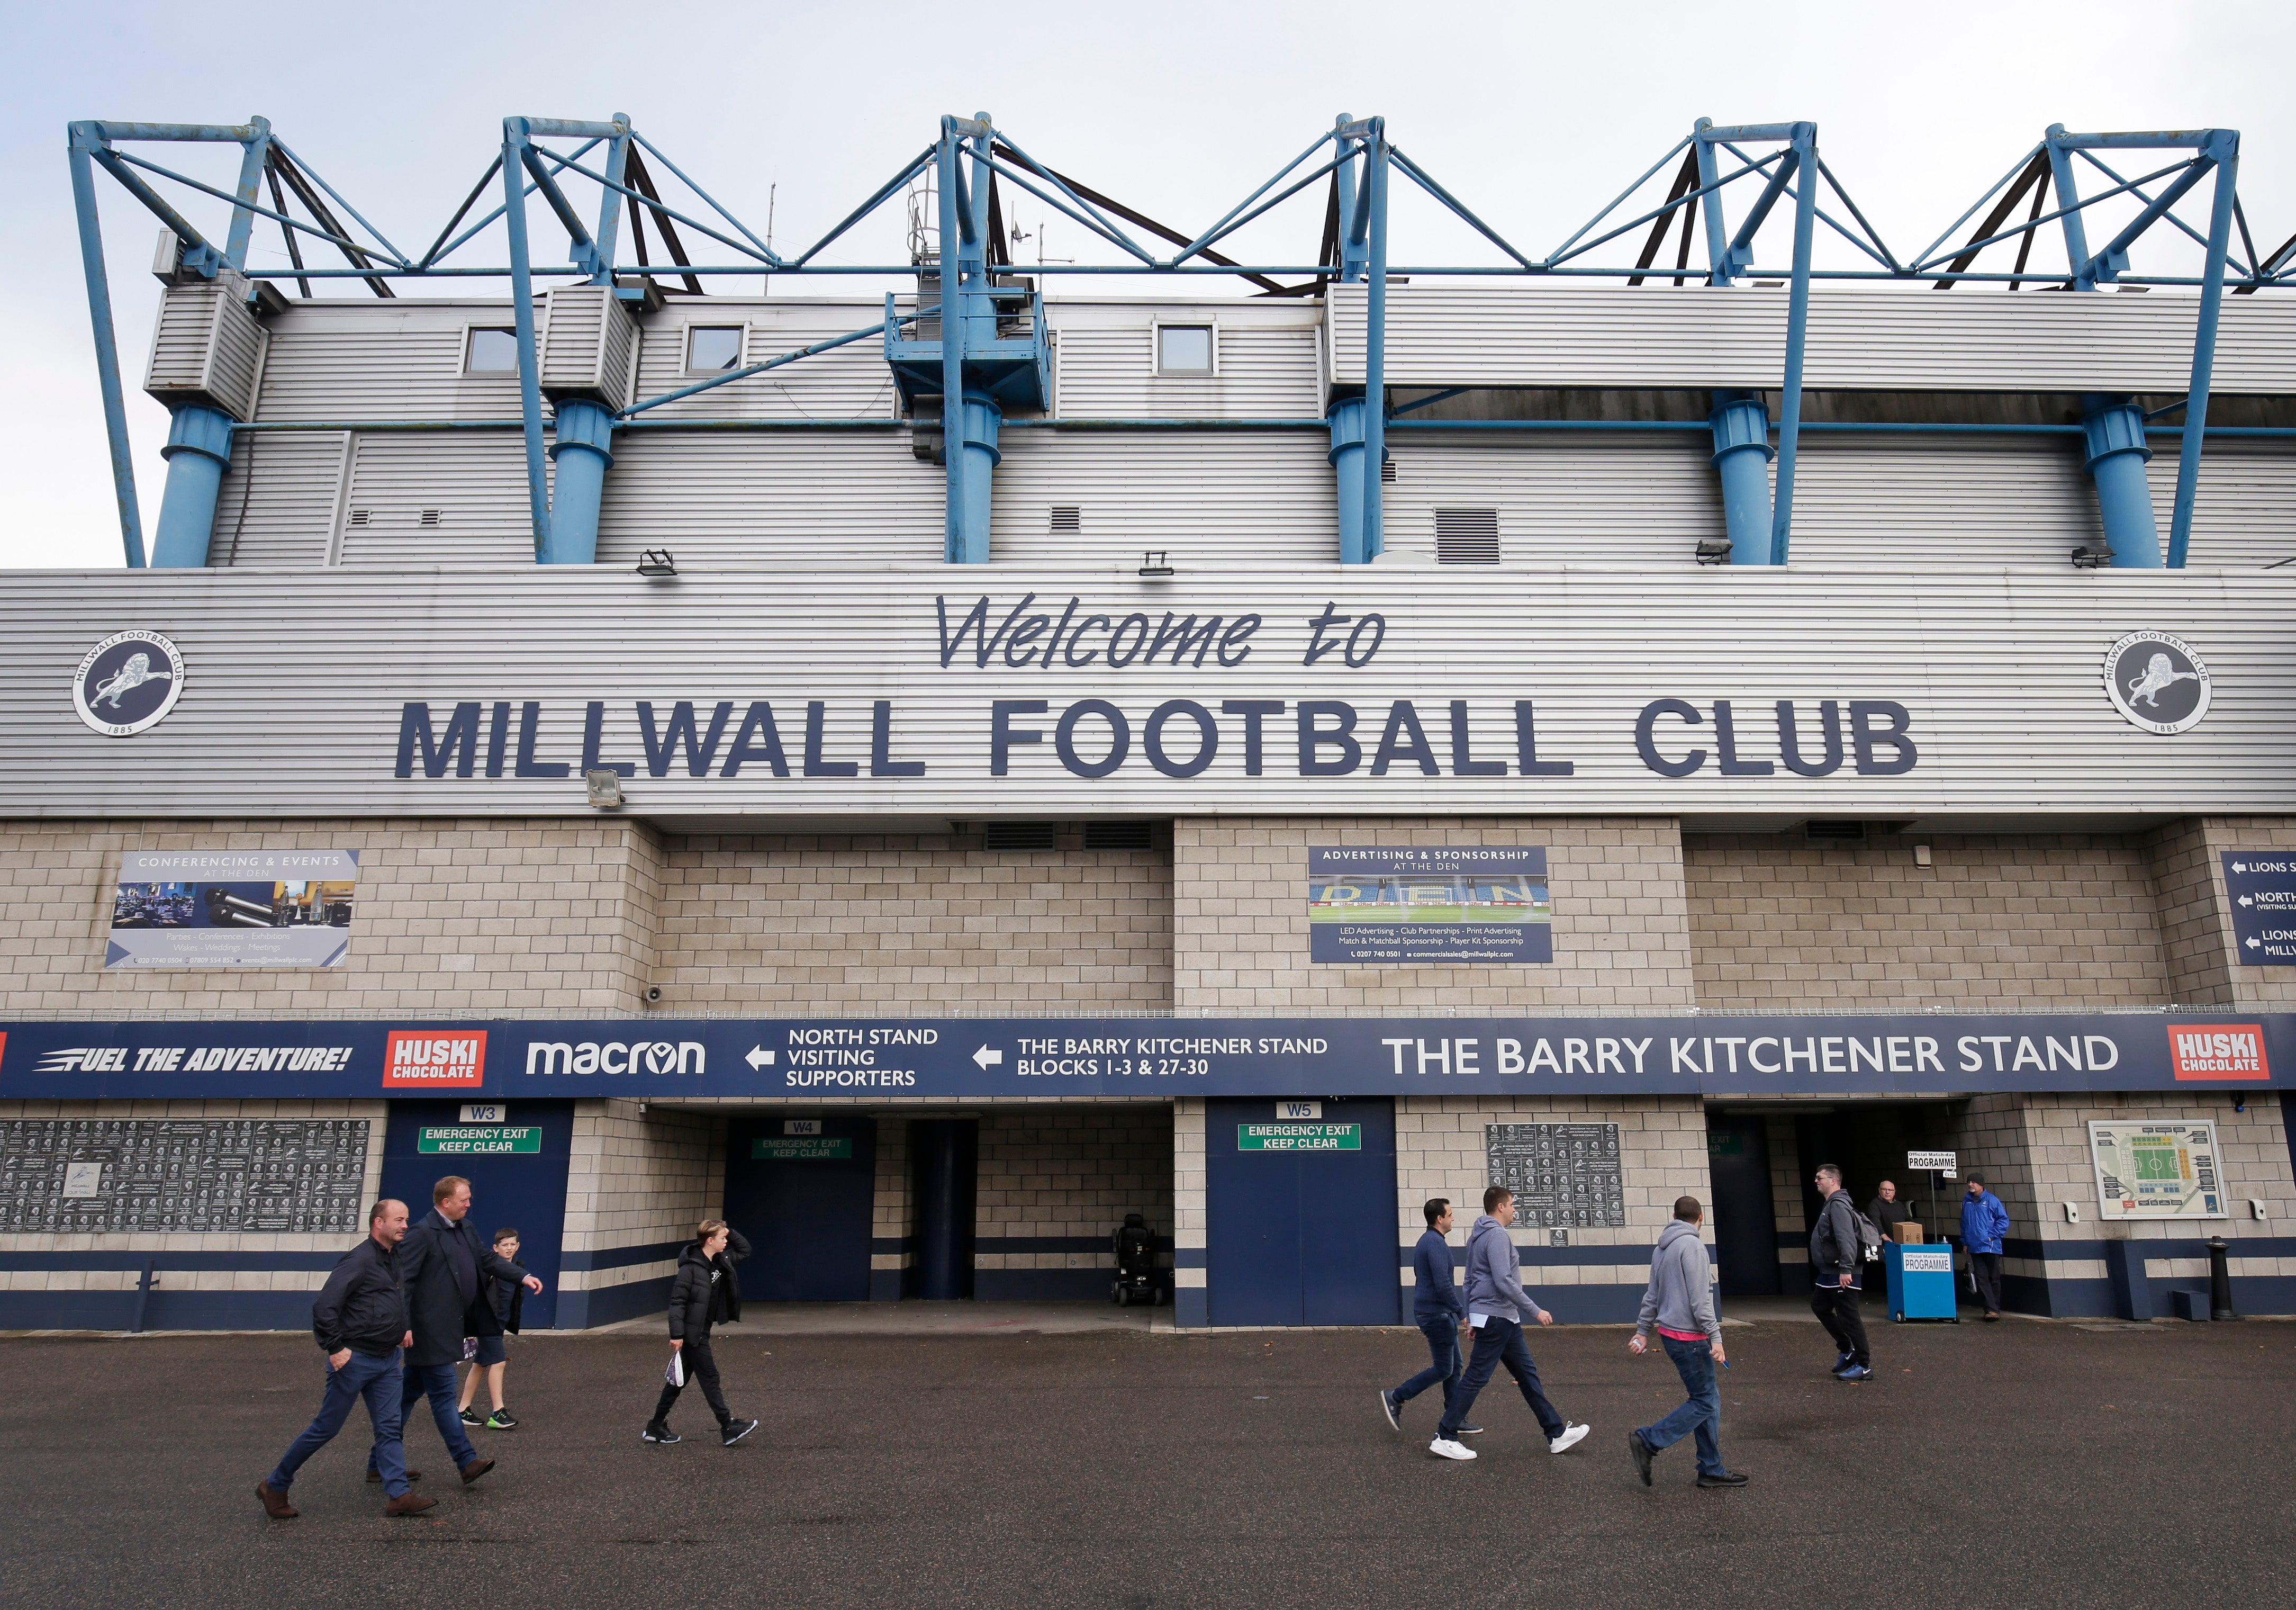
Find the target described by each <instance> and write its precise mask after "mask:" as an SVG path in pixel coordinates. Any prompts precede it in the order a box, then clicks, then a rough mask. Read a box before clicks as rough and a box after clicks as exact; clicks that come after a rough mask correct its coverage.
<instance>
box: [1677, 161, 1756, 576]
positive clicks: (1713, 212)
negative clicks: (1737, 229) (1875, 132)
mask: <svg viewBox="0 0 2296 1610" xmlns="http://www.w3.org/2000/svg"><path fill="white" fill-rule="evenodd" d="M1711 127H1714V119H1711V118H1701V119H1698V127H1697V128H1696V129H1695V130H1693V133H1696V134H1704V133H1705V132H1706V131H1707V130H1708V129H1710V128H1711ZM1691 150H1692V151H1693V152H1695V153H1696V155H1697V157H1698V187H1699V188H1700V189H1701V190H1702V191H1704V192H1705V193H1706V194H1705V198H1704V199H1703V200H1702V201H1700V202H1699V203H1698V209H1699V212H1700V214H1701V215H1702V218H1703V219H1704V221H1705V224H1706V283H1708V284H1709V285H1727V284H1728V283H1730V225H1729V221H1728V220H1727V219H1726V218H1724V217H1723V216H1722V192H1721V191H1720V189H1718V187H1717V185H1716V183H1715V181H1717V180H1718V179H1719V178H1720V177H1722V165H1721V164H1720V163H1719V162H1718V161H1716V160H1715V158H1714V142H1713V141H1711V140H1693V142H1692V144H1691ZM1764 546H1767V544H1765V545H1764Z"/></svg>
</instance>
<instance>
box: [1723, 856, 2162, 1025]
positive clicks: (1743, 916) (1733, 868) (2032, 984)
mask: <svg viewBox="0 0 2296 1610" xmlns="http://www.w3.org/2000/svg"><path fill="white" fill-rule="evenodd" d="M1920 842H1926V843H1927V844H1928V845H1929V846H1930V849H1931V857H1932V860H1933V864H1932V865H1931V866H1929V867H1917V866H1915V863H1914V843H1915V835H1912V834H1903V835H1898V834H1891V835H1887V836H1884V837H1882V838H1879V839H1875V840H1870V841H1868V842H1865V843H1862V844H1835V843H1818V844H1813V843H1808V842H1803V840H1802V839H1801V838H1800V836H1799V835H1798V834H1692V835H1690V836H1689V837H1687V838H1685V840H1684V842H1683V863H1684V882H1685V887H1686V889H1687V891H1688V895H1689V908H1690V930H1691V935H1692V946H1693V949H1692V966H1693V972H1694V973H1695V975H1696V978H1697V996H1698V1004H1699V1005H1701V1006H1708V1007H1730V1008H1738V1009H1744V1010H1759V1011H1794V1010H1800V1009H1807V1008H1809V1007H1813V1006H1816V1007H1827V1008H1833V1009H1839V1010H1857V1011H1909V1010H1916V1009H1919V1008H1922V1007H1924V1006H1944V1007H1948V1008H1950V1009H1953V1010H1959V1011H2011V1010H2016V1009H2019V1008H2021V1007H2030V1006H2060V1007H2091V1008H2094V1007H2103V1006H2154V1005H2159V1004H2161V1002H2162V1001H2163V1000H2164V999H2165V998H2167V996H2166V994H2165V991H2166V990H2167V989H2168V969H2167V965H2166V963H2165V961H2164V954H2163V947H2162V943H2161V922H2160V920H2159V917H2158V916H2157V915H2156V911H2155V900H2154V892H2153V852H2152V851H2151V850H2149V848H2148V846H2147V844H2146V842H2145V841H2144V839H2143V838H2142V837H2140V836H2138V835H2135V834H2126V835H2123V834H2090V835H2073V834H2063V835H2048V836H2044V835H2028V836H2019V837H1985V836H1975V835H1958V834H1939V835H1937V836H1936V837H1933V838H1929V839H1925V840H1922V841H1920Z"/></svg>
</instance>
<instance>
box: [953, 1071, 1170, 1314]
mask: <svg viewBox="0 0 2296 1610" xmlns="http://www.w3.org/2000/svg"><path fill="white" fill-rule="evenodd" d="M979 1179H980V1184H979V1191H978V1195H977V1196H976V1198H975V1201H976V1203H977V1206H976V1211H975V1217H974V1221H973V1234H974V1253H973V1261H972V1267H973V1277H972V1279H973V1292H974V1294H975V1295H976V1296H979V1297H980V1298H983V1299H988V1300H1015V1301H1020V1300H1037V1299H1058V1298H1072V1299H1098V1300H1101V1301H1103V1302H1104V1301H1106V1300H1107V1297H1108V1286H1109V1281H1110V1279H1111V1272H1112V1271H1113V1269H1115V1267H1116V1258H1115V1254H1114V1253H1113V1252H1112V1251H1111V1246H1110V1237H1111V1236H1112V1235H1113V1234H1114V1233H1115V1230H1116V1227H1117V1226H1118V1225H1119V1224H1121V1223H1122V1222H1123V1221H1124V1215H1125V1214H1126V1213H1128V1212H1136V1213H1139V1214H1141V1215H1143V1216H1144V1218H1146V1220H1148V1228H1150V1229H1151V1230H1152V1231H1153V1232H1154V1233H1155V1234H1156V1235H1157V1236H1159V1237H1161V1238H1163V1239H1166V1240H1169V1238H1170V1237H1171V1235H1172V1203H1173V1185H1174V1177H1173V1134H1172V1114H1171V1109H1170V1108H1169V1105H1157V1106H1154V1107H1118V1106H1101V1105H1094V1106H1088V1107H1070V1108H1062V1109H1046V1108H1041V1107H1037V1108H1025V1107H1024V1108H1013V1107H1000V1108H990V1109H988V1110H987V1111H985V1112H983V1113H980V1176H979Z"/></svg>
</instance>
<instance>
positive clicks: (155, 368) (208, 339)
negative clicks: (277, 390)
mask: <svg viewBox="0 0 2296 1610" xmlns="http://www.w3.org/2000/svg"><path fill="white" fill-rule="evenodd" d="M242 283H243V282H242ZM269 339H270V338H269V335H268V333H266V330H265V328H264V326H263V325H261V324H258V323H257V322H256V318H255V315H254V314H253V313H252V312H250V310H249V308H248V306H247V302H246V300H245V298H244V297H243V296H242V295H241V294H240V292H239V286H238V285H236V284H222V283H212V282H210V283H201V284H197V285H169V286H167V287H166V288H165V289H163V290H162V291H161V292H160V317H159V321H158V323H157V324H154V325H153V327H152V361H151V363H150V364H149V366H147V367H146V368H145V370H144V374H143V389H144V390H147V391H149V392H150V393H152V396H154V397H158V398H165V399H167V400H168V401H171V402H187V403H203V404H205V405H207V406H208V407H213V408H219V409H221V410H222V411H223V412H225V414H228V415H231V416H232V417H233V418H234V419H237V420H247V419H252V418H254V417H255V402H256V397H255V389H256V384H257V382H258V377H259V376H260V375H261V374H262V371H263V366H264V349H265V347H266V344H267V343H268V341H269Z"/></svg>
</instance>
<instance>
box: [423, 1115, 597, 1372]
mask: <svg viewBox="0 0 2296 1610" xmlns="http://www.w3.org/2000/svg"><path fill="white" fill-rule="evenodd" d="M463 1105H464V1104H463V1103H461V1102H456V1101H394V1102H392V1103H391V1104H390V1117H389V1122H388V1124H387V1126H386V1128H385V1129H384V1130H383V1141H382V1194H383V1195H385V1196H388V1197H394V1198H396V1199H397V1200H398V1201H400V1202H404V1203H406V1214H407V1218H408V1220H409V1221H410V1222H412V1221H415V1220H420V1219H422V1216H423V1215H424V1214H425V1213H428V1212H430V1187H432V1186H433V1185H435V1184H436V1183H437V1182H438V1181H439V1180H440V1179H444V1178H446V1177H447V1175H449V1174H460V1175H461V1176H462V1177H463V1179H467V1180H469V1181H470V1182H471V1217H470V1219H469V1220H468V1223H469V1224H470V1226H471V1229H473V1230H474V1231H476V1232H477V1234H478V1236H480V1239H481V1240H491V1239H492V1238H493V1236H494V1233H495V1232H496V1230H498V1229H501V1228H504V1227H506V1226H508V1227H515V1228H516V1229H517V1230H518V1234H519V1248H518V1261H520V1262H521V1263H522V1264H524V1265H525V1266H526V1271H527V1273H529V1274H530V1275H532V1276H534V1277H536V1278H537V1279H538V1280H540V1281H541V1282H542V1291H541V1294H539V1295H537V1294H535V1293H532V1292H529V1293H528V1294H526V1301H525V1302H523V1303H522V1304H521V1305H520V1308H519V1328H521V1330H548V1329H550V1328H551V1327H553V1326H554V1325H556V1324H557V1323H558V1261H559V1253H560V1251H561V1248H562V1244H563V1240H564V1235H565V1228H566V1162H567V1153H568V1152H569V1151H570V1149H571V1147H572V1146H573V1143H574V1104H573V1103H572V1102H570V1101H514V1102H511V1103H509V1104H507V1108H506V1116H505V1118H504V1121H503V1122H502V1123H499V1124H464V1123H463V1121H462V1113H463ZM426 1130H428V1131H432V1133H431V1134H430V1136H429V1137H428V1142H427V1143H428V1144H429V1145H431V1146H455V1145H460V1144H463V1142H462V1141H461V1140H460V1139H458V1137H464V1136H470V1135H473V1134H479V1133H481V1132H484V1131H488V1130H502V1131H505V1132H507V1131H512V1130H539V1131H540V1133H539V1134H538V1135H535V1136H527V1137H522V1138H519V1139H512V1140H508V1141H506V1142H504V1144H509V1145H519V1144H522V1142H523V1140H525V1139H531V1140H533V1141H535V1142H536V1143H537V1144H536V1146H535V1149H534V1150H532V1151H530V1152H450V1151H443V1150H441V1151H430V1152H426V1151H424V1150H423V1149H422V1147H423V1146H424V1145H425V1144H426V1137H425V1134H424V1132H425V1131H426Z"/></svg>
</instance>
